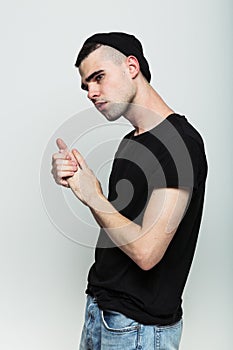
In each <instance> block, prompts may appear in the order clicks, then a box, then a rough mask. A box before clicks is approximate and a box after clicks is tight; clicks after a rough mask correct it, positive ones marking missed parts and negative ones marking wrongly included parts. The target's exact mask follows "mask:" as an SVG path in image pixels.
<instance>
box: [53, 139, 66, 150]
mask: <svg viewBox="0 0 233 350" xmlns="http://www.w3.org/2000/svg"><path fill="white" fill-rule="evenodd" d="M56 143H57V147H58V148H59V150H60V151H68V147H67V145H66V144H65V142H64V141H63V140H62V139H56Z"/></svg>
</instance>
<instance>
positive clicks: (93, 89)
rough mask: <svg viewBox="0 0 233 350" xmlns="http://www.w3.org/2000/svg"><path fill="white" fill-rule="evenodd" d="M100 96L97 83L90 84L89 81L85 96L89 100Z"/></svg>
mask: <svg viewBox="0 0 233 350" xmlns="http://www.w3.org/2000/svg"><path fill="white" fill-rule="evenodd" d="M99 96H100V91H99V87H98V85H96V84H94V83H93V84H92V83H90V84H89V85H88V94H87V97H88V98H89V99H90V100H93V99H95V98H96V97H99Z"/></svg>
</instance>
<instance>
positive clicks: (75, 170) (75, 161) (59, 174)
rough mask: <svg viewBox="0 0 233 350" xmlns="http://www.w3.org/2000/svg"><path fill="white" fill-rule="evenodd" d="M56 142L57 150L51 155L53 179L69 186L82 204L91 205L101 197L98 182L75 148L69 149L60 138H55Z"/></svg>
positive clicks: (101, 192)
mask: <svg viewBox="0 0 233 350" xmlns="http://www.w3.org/2000/svg"><path fill="white" fill-rule="evenodd" d="M56 143H57V146H58V148H59V152H57V153H54V154H53V156H52V170H51V173H52V174H53V177H54V180H55V181H56V183H57V184H59V185H62V186H65V187H70V188H71V190H72V191H73V193H74V194H75V196H76V197H77V198H78V199H79V200H80V201H81V202H82V203H83V204H85V205H87V206H91V205H92V203H95V202H96V201H97V200H98V198H100V197H103V191H102V188H101V184H100V182H99V181H98V179H97V178H96V176H95V174H94V173H93V171H92V170H91V169H90V168H89V167H88V165H87V163H86V162H85V160H84V158H83V157H82V155H81V154H80V153H79V152H78V151H77V150H76V149H73V150H72V151H69V149H68V147H67V145H66V144H65V142H64V141H63V140H62V139H57V140H56Z"/></svg>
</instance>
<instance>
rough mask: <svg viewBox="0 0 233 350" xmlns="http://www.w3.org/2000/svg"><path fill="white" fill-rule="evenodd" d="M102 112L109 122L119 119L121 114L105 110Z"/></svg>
mask: <svg viewBox="0 0 233 350" xmlns="http://www.w3.org/2000/svg"><path fill="white" fill-rule="evenodd" d="M102 114H103V115H104V116H105V118H106V119H107V120H108V121H109V122H114V121H115V120H117V119H119V118H120V117H121V115H119V114H117V115H116V114H115V115H113V114H111V113H107V112H105V113H104V112H102Z"/></svg>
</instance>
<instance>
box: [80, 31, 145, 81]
mask: <svg viewBox="0 0 233 350" xmlns="http://www.w3.org/2000/svg"><path fill="white" fill-rule="evenodd" d="M87 43H98V44H102V45H107V46H111V47H113V48H114V49H116V50H118V51H120V52H121V53H123V54H124V55H125V56H130V55H133V56H135V57H136V58H137V60H138V62H139V65H140V70H141V72H142V74H143V75H144V77H145V78H146V80H147V81H148V82H150V80H151V73H150V69H149V65H148V62H147V60H146V58H145V57H144V54H143V49H142V44H141V43H140V41H139V40H138V39H137V38H136V37H135V36H134V35H131V34H127V33H122V32H110V33H97V34H94V35H92V36H90V37H89V38H88V39H87V40H86V41H85V42H84V44H83V45H85V44H87Z"/></svg>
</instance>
